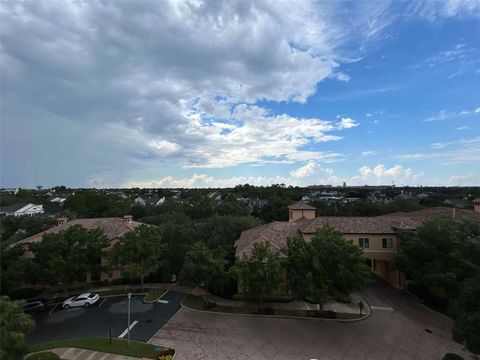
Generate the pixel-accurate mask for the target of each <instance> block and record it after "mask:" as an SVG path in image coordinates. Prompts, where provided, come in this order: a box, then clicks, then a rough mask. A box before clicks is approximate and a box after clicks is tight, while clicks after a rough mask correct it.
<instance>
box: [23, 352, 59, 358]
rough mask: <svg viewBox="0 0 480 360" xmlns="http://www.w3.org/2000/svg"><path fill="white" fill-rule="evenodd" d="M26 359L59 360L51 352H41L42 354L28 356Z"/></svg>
mask: <svg viewBox="0 0 480 360" xmlns="http://www.w3.org/2000/svg"><path fill="white" fill-rule="evenodd" d="M27 359H28V360H60V357H59V356H58V355H57V354H55V353H53V352H50V351H42V352H39V353H35V354H32V355H30V356H29V357H28V358H27Z"/></svg>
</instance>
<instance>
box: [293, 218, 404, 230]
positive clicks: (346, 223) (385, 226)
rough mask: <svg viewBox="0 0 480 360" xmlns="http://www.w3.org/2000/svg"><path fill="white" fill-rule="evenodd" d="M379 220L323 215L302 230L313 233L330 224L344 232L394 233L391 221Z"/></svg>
mask: <svg viewBox="0 0 480 360" xmlns="http://www.w3.org/2000/svg"><path fill="white" fill-rule="evenodd" d="M385 220H387V219H383V221H379V220H378V219H377V218H376V217H366V216H365V217H348V216H322V217H317V218H315V219H313V220H311V221H310V223H309V224H307V225H306V226H303V227H302V229H301V230H302V232H303V233H306V234H313V233H315V231H316V230H317V229H318V228H321V227H323V226H325V225H327V224H328V225H330V226H332V227H334V228H335V229H337V230H338V231H340V232H341V233H342V234H393V233H395V230H394V229H393V228H392V222H391V221H385ZM388 220H389V219H388Z"/></svg>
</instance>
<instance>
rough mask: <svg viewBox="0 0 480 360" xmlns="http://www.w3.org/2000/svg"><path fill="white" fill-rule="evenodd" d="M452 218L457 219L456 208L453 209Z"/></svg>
mask: <svg viewBox="0 0 480 360" xmlns="http://www.w3.org/2000/svg"><path fill="white" fill-rule="evenodd" d="M452 218H453V220H455V219H456V218H457V209H456V208H453V209H452Z"/></svg>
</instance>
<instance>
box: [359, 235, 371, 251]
mask: <svg viewBox="0 0 480 360" xmlns="http://www.w3.org/2000/svg"><path fill="white" fill-rule="evenodd" d="M358 245H359V246H360V247H361V248H362V249H368V248H369V247H370V241H369V240H368V238H359V239H358Z"/></svg>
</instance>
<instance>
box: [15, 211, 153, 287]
mask: <svg viewBox="0 0 480 360" xmlns="http://www.w3.org/2000/svg"><path fill="white" fill-rule="evenodd" d="M74 225H81V226H82V227H84V228H85V229H101V230H102V231H103V233H104V234H105V236H106V237H107V240H108V246H107V247H106V248H104V249H103V251H102V257H101V267H102V269H104V270H105V271H101V272H100V273H97V274H90V273H87V274H86V280H87V281H108V282H110V281H113V280H116V279H120V278H122V271H121V270H108V269H107V268H108V267H107V265H108V260H107V256H108V250H109V249H110V248H111V247H112V246H113V245H114V244H115V243H116V242H117V241H118V240H119V239H120V238H121V237H122V236H123V235H124V234H126V233H128V232H130V231H133V230H135V228H137V227H138V226H140V225H144V224H143V223H140V222H137V221H133V220H132V216H130V215H127V216H125V217H124V218H117V217H113V218H80V219H73V220H68V219H67V218H59V219H58V220H57V225H56V226H54V227H52V228H50V229H48V230H45V231H42V232H41V233H38V234H35V235H32V236H30V237H28V238H25V239H23V240H20V241H19V242H17V243H15V244H13V245H26V246H27V250H26V252H25V254H24V256H25V257H27V258H31V257H33V254H32V252H31V251H29V250H28V244H31V243H36V242H39V241H42V239H43V235H45V234H56V233H59V232H61V231H65V230H66V229H68V228H69V227H71V226H74ZM13 245H12V246H13Z"/></svg>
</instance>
